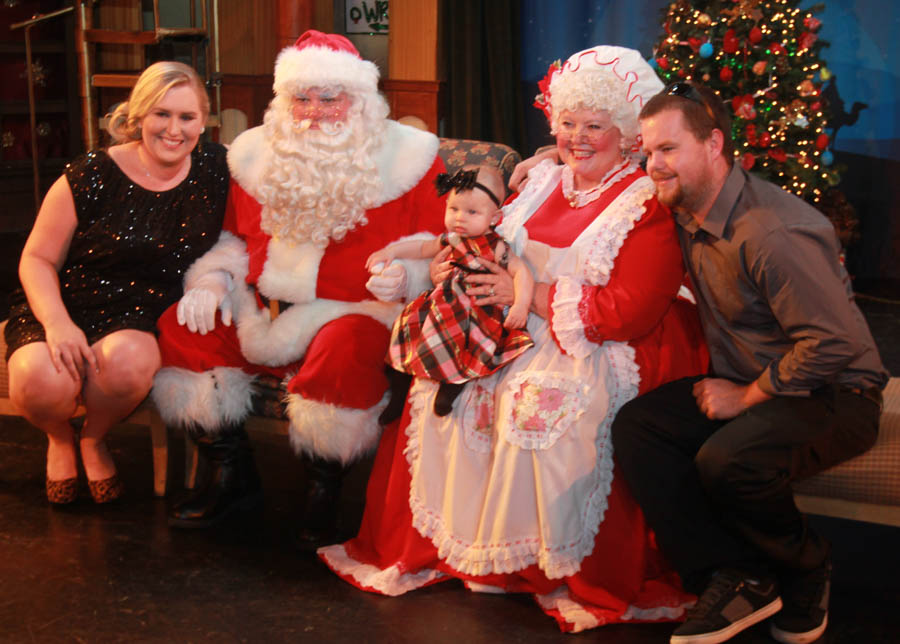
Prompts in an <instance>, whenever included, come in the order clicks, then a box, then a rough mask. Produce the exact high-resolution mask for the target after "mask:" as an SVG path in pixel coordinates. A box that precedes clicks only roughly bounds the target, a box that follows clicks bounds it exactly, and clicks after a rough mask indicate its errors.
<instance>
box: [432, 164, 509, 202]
mask: <svg viewBox="0 0 900 644" xmlns="http://www.w3.org/2000/svg"><path fill="white" fill-rule="evenodd" d="M477 179H478V170H457V171H456V174H454V175H449V174H447V173H446V172H442V173H441V174H439V175H438V176H437V178H436V179H435V180H434V185H435V187H436V188H437V193H438V196H443V195H445V194H447V193H448V192H450V191H451V190H454V189H455V190H456V191H457V192H463V191H465V190H474V189H475V188H478V189H479V190H482V191H484V193H485V194H486V195H487V196H488V197H490V198H491V201H493V202H494V204H496V206H497V207H498V208H499V207H500V200H499V199H498V198H497V195H495V194H494V193H493V192H491V191H490V189H489V188H488V187H487V186H485V185H483V184H480V183H478V181H477Z"/></svg>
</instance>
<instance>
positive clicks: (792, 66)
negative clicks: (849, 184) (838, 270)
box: [650, 0, 855, 241]
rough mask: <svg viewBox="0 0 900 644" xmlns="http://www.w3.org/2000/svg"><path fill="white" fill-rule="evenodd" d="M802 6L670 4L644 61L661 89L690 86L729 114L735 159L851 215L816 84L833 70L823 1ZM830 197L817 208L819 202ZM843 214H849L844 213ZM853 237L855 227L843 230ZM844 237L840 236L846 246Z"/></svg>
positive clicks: (787, 2)
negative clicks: (826, 57)
mask: <svg viewBox="0 0 900 644" xmlns="http://www.w3.org/2000/svg"><path fill="white" fill-rule="evenodd" d="M799 4H800V2H799V0H676V1H675V2H673V3H671V4H670V5H669V7H668V8H667V9H664V10H663V16H664V22H663V27H664V30H665V33H664V36H663V38H662V40H661V41H660V42H659V43H658V44H657V45H656V49H655V52H654V56H653V58H652V59H651V60H650V64H651V65H652V66H653V67H654V68H655V69H656V72H657V74H659V76H660V78H661V79H662V80H663V82H664V83H667V84H668V83H670V82H674V81H677V80H694V81H697V82H701V83H703V84H704V85H707V86H708V87H710V88H711V89H713V90H714V91H715V92H716V93H717V94H718V95H719V96H721V97H722V100H723V101H725V102H726V103H727V104H728V105H729V106H730V108H731V114H732V120H733V122H732V130H733V131H732V133H733V135H734V140H735V142H736V152H735V154H736V155H737V157H738V159H737V160H738V162H739V163H741V165H742V166H743V167H744V168H746V169H747V170H751V171H753V172H756V173H758V174H760V175H761V176H763V177H764V178H766V179H768V180H769V181H772V182H773V183H775V184H777V185H780V186H782V187H783V188H784V189H785V190H788V191H790V192H792V193H794V194H796V195H798V196H800V197H802V198H803V199H806V200H807V201H809V202H811V203H814V204H816V206H817V207H819V208H820V209H822V210H823V211H825V212H826V214H827V215H829V217H831V218H832V221H833V222H834V223H835V226H836V228H838V232H839V233H840V232H841V230H840V227H841V225H844V226H847V225H850V226H851V228H852V227H853V226H852V222H835V218H834V216H833V213H830V212H829V209H833V208H834V207H835V204H833V203H830V202H832V201H834V199H840V200H842V201H843V204H842V205H841V206H839V207H838V209H839V210H842V211H843V212H842V213H840V212H839V213H836V214H837V216H839V217H852V218H853V220H854V221H855V215H853V213H852V208H850V207H849V205H848V204H846V201H845V200H843V198H842V196H841V195H839V194H837V193H836V191H834V190H829V188H832V187H834V186H836V185H837V184H838V182H839V181H840V175H839V172H838V169H836V168H834V167H833V166H832V164H833V161H834V157H833V154H832V152H831V150H829V146H830V143H831V141H830V139H829V136H828V134H827V133H826V131H825V130H826V127H827V114H828V112H827V103H826V101H825V100H824V99H823V97H822V86H823V84H824V83H825V82H826V81H828V79H829V78H830V76H831V74H830V72H829V71H828V69H827V68H826V67H825V65H824V62H823V61H822V60H821V59H820V58H819V51H820V50H821V49H822V47H824V46H827V43H826V42H824V41H823V40H820V39H819V37H818V30H819V28H820V27H821V22H820V21H819V20H818V19H816V18H815V17H814V15H813V14H815V13H819V12H820V11H821V10H822V9H823V5H821V4H820V5H816V6H814V7H811V8H809V9H805V10H803V9H800V8H799V7H798V6H797V5H799ZM826 194H827V198H826V199H825V200H824V202H823V197H826ZM848 209H849V211H850V212H849V214H848V213H847V212H846V211H847V210H848ZM850 232H851V233H852V230H851V231H850ZM844 241H846V240H844Z"/></svg>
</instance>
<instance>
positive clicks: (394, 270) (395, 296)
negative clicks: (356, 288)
mask: <svg viewBox="0 0 900 644" xmlns="http://www.w3.org/2000/svg"><path fill="white" fill-rule="evenodd" d="M373 268H380V265H376V266H373ZM406 283H407V277H406V267H405V266H404V265H403V264H402V263H400V262H399V261H397V260H394V261H393V262H391V263H390V265H388V267H387V268H385V269H384V270H382V271H379V272H378V273H373V274H372V277H370V278H369V281H368V282H366V288H367V289H369V292H370V293H372V295H374V296H375V297H377V298H378V299H379V300H381V301H382V302H396V301H397V300H400V299H402V298H403V296H405V295H406Z"/></svg>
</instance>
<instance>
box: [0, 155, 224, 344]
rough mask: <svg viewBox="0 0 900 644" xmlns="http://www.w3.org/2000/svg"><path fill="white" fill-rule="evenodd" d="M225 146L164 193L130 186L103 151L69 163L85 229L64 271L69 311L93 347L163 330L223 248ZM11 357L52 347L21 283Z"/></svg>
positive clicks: (13, 301) (14, 301) (9, 339)
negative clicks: (193, 280) (186, 280)
mask: <svg viewBox="0 0 900 644" xmlns="http://www.w3.org/2000/svg"><path fill="white" fill-rule="evenodd" d="M225 152H226V150H225V148H224V147H223V146H221V145H219V144H216V143H203V144H200V145H198V146H197V147H196V148H195V149H194V151H193V152H192V153H191V169H190V172H189V173H188V176H187V177H186V178H185V180H184V181H182V182H181V183H180V184H179V185H177V186H176V187H174V188H172V189H171V190H166V191H165V192H153V191H151V190H146V189H144V188H142V187H141V186H139V185H137V184H136V183H135V182H134V181H132V180H131V179H129V178H128V177H127V176H126V175H125V173H123V172H122V170H121V169H119V166H117V165H116V164H115V162H114V161H113V160H112V159H111V158H110V156H109V155H108V154H107V153H106V151H104V150H98V151H95V152H90V153H88V154H85V155H82V156H80V157H78V158H77V159H76V160H74V161H73V162H72V163H70V164H69V165H67V166H66V169H65V176H66V179H68V181H69V186H70V188H71V189H72V195H73V197H74V199H75V213H76V216H77V218H78V225H77V227H76V229H75V233H74V235H73V237H72V242H71V244H70V246H69V254H68V256H67V257H66V261H65V264H64V265H63V267H62V270H61V271H60V273H59V282H60V291H61V292H62V300H63V304H65V306H66V310H67V311H68V312H69V315H70V316H71V318H72V321H73V322H74V323H75V324H76V325H78V327H79V328H80V329H81V330H82V331H84V333H85V335H86V336H87V341H88V343H89V344H93V343H94V342H96V341H97V340H99V339H100V338H102V337H103V336H105V335H108V334H110V333H112V332H113V331H119V330H122V329H137V330H140V331H149V332H155V331H156V320H157V318H159V316H160V315H161V314H162V312H163V311H165V310H166V308H168V307H169V306H170V305H171V304H173V303H174V302H176V301H178V298H179V297H181V290H182V276H183V274H184V272H185V270H187V268H188V267H189V266H190V265H191V264H192V263H193V262H194V260H196V259H197V258H198V257H200V256H201V255H202V254H203V253H205V252H206V251H207V250H209V249H210V248H211V247H212V245H213V244H214V243H215V242H216V240H217V239H218V236H219V231H220V230H221V228H222V220H223V218H224V216H225V203H226V199H227V196H228V184H229V173H228V166H227V164H226V161H225ZM9 305H10V313H9V322H8V323H7V325H6V344H7V352H6V357H7V359H9V356H10V355H12V353H13V351H15V350H16V349H18V348H19V347H21V346H23V345H25V344H28V343H30V342H43V341H44V340H45V336H44V328H43V326H41V323H40V322H38V321H37V319H36V318H35V317H34V315H33V314H32V312H31V307H29V306H28V301H27V299H26V298H25V293H24V291H23V290H22V288H21V286H20V287H19V288H17V289H16V290H15V291H13V293H12V294H11V295H10V299H9Z"/></svg>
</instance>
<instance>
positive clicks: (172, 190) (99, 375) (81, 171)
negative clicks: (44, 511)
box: [5, 62, 229, 504]
mask: <svg viewBox="0 0 900 644" xmlns="http://www.w3.org/2000/svg"><path fill="white" fill-rule="evenodd" d="M208 114H209V98H208V96H207V94H206V91H205V89H204V87H203V84H202V81H201V80H200V78H199V77H198V76H197V74H196V72H195V71H194V70H193V69H191V68H190V67H188V66H186V65H183V64H181V63H174V62H160V63H156V64H154V65H152V66H150V67H148V68H147V70H146V71H144V73H143V74H142V75H141V77H140V78H139V79H138V81H137V84H136V85H135V87H134V90H133V91H132V93H131V96H130V97H129V99H128V101H127V102H126V103H123V104H122V105H121V106H119V108H117V109H116V112H115V113H114V114H113V115H112V118H111V124H110V133H111V135H112V137H113V139H114V141H115V144H114V145H112V146H111V147H109V148H107V149H105V150H97V151H92V152H89V153H88V154H85V155H82V156H81V157H79V158H77V159H76V160H75V161H73V162H72V163H70V164H69V165H68V166H66V169H65V172H64V174H63V176H62V177H60V178H59V179H58V180H57V181H56V182H55V183H54V184H53V186H52V187H51V188H50V190H49V191H48V192H47V195H46V197H45V198H44V202H43V204H42V206H41V209H40V212H39V213H38V216H37V219H36V221H35V224H34V228H33V229H32V231H31V234H30V235H29V237H28V241H27V242H26V244H25V249H24V251H23V252H22V258H21V261H20V263H19V278H20V281H21V285H22V288H20V289H18V290H17V291H16V292H14V293H13V294H12V296H11V298H10V318H9V321H8V323H7V326H6V330H5V334H6V341H7V346H8V352H7V360H8V363H9V376H10V398H11V399H12V401H13V403H14V404H15V405H16V407H17V408H18V409H19V410H20V412H21V413H22V415H23V416H25V418H27V419H28V420H29V422H31V423H32V424H33V425H35V426H36V427H38V428H39V429H41V430H42V431H44V432H45V433H46V434H47V438H48V441H49V446H48V449H47V498H48V500H49V501H50V502H51V503H57V504H58V503H70V502H72V501H74V500H75V499H76V498H77V496H78V485H77V483H78V479H77V471H78V469H77V459H78V456H79V455H80V457H81V460H82V464H83V467H84V472H85V474H86V476H87V479H88V486H89V489H90V492H91V496H92V497H93V498H94V501H96V502H97V503H103V502H106V501H111V500H114V499H116V498H118V497H119V496H120V495H121V493H122V486H121V483H120V482H119V479H118V476H117V475H116V467H115V464H114V462H113V460H112V457H111V455H110V453H109V450H108V449H107V447H106V444H105V442H104V436H105V435H106V433H107V431H108V430H109V429H110V427H112V426H113V425H114V424H115V423H117V422H118V421H120V420H122V419H123V418H125V417H126V416H127V415H128V414H129V413H131V411H132V410H133V409H134V408H135V407H136V406H137V405H138V404H139V403H140V402H141V401H142V400H143V399H144V398H145V397H146V395H147V392H148V391H149V390H150V387H151V385H152V383H153V375H154V373H156V370H157V369H158V368H159V365H160V355H159V349H158V347H157V344H156V336H155V335H154V333H155V327H156V320H157V318H158V317H159V315H160V314H161V313H162V311H164V310H165V309H166V308H167V307H168V306H169V305H170V304H172V303H174V302H175V301H177V300H178V298H179V297H180V296H181V290H182V289H181V276H182V273H183V271H184V270H185V269H186V268H187V267H188V266H189V265H190V264H191V263H192V262H193V261H194V260H195V259H196V258H197V257H198V256H200V255H202V254H203V253H204V252H206V251H207V250H208V249H209V248H210V247H211V246H212V245H213V243H214V242H215V241H216V239H217V237H218V233H219V229H220V227H221V223H222V218H223V215H224V210H225V201H226V196H227V188H228V178H229V175H228V169H227V165H226V162H225V149H224V148H223V147H222V146H220V145H218V144H209V143H204V144H201V145H198V141H199V137H200V135H201V133H202V132H203V131H204V123H205V122H206V117H207V115H208ZM79 404H82V405H84V407H85V409H86V415H85V421H84V424H83V426H82V428H81V431H80V435H76V433H75V432H74V431H73V428H72V425H71V424H70V422H69V420H70V418H71V416H72V414H73V413H74V412H75V410H76V407H77V406H78V405H79Z"/></svg>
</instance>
